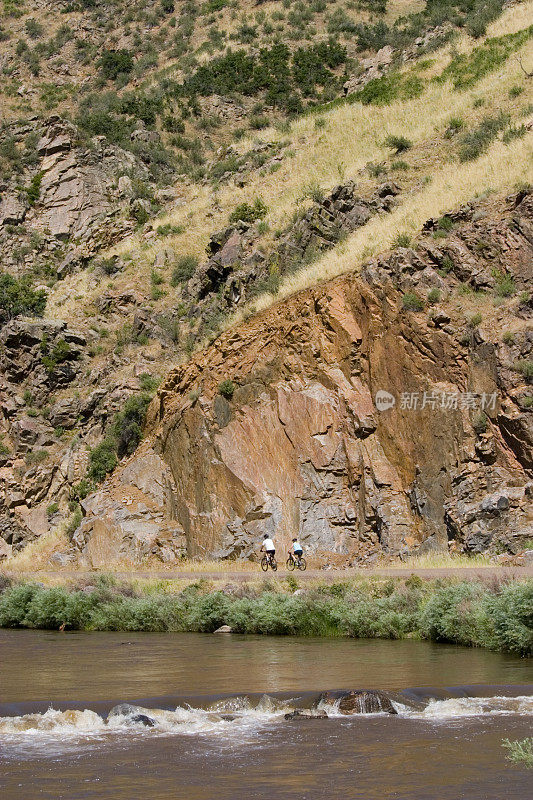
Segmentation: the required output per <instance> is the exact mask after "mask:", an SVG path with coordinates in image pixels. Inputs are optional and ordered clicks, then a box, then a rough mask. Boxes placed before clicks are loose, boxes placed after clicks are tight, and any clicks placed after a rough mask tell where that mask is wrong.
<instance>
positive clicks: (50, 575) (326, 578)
mask: <svg viewBox="0 0 533 800" xmlns="http://www.w3.org/2000/svg"><path fill="white" fill-rule="evenodd" d="M99 572H105V570H92V571H78V570H57V571H52V570H39V571H34V572H25V573H23V572H16V573H9V572H8V571H6V574H8V575H9V574H11V576H12V577H14V578H17V577H18V578H26V579H30V578H31V579H32V580H37V581H39V580H44V581H47V580H51V581H53V582H55V581H59V582H61V580H72V579H74V578H78V579H87V578H91V577H94V576H95V575H97V574H98V573H99ZM112 574H113V575H114V576H115V577H117V578H122V579H128V580H132V579H134V578H141V579H148V580H149V579H163V580H180V581H183V580H191V581H194V580H200V579H201V578H204V579H207V580H210V581H224V582H228V581H236V582H244V581H249V580H256V579H257V578H267V577H268V578H273V577H276V578H287V577H288V576H289V575H293V576H294V577H295V578H296V579H297V580H298V582H310V581H317V580H319V581H322V582H324V583H336V582H340V581H343V580H347V579H350V578H352V579H353V578H361V577H365V578H367V577H368V578H370V577H373V576H379V577H390V578H408V577H410V576H411V575H417V576H418V577H419V578H426V579H430V578H452V577H455V578H464V579H468V580H475V579H480V580H485V581H486V580H503V579H507V580H508V579H524V578H533V564H532V565H528V566H523V567H515V566H505V567H501V566H490V567H481V566H476V567H423V568H417V567H407V566H401V567H381V568H373V569H364V568H356V567H355V568H349V569H331V570H324V569H308V570H307V571H306V572H300V571H297V570H295V571H294V572H289V571H288V570H286V569H285V568H279V569H278V570H277V572H275V573H273V572H272V571H270V570H269V571H268V573H264V572H262V571H261V569H260V568H259V565H257V568H256V569H250V570H240V571H231V570H227V571H222V570H220V571H203V570H198V571H192V570H180V569H167V570H132V571H130V572H127V571H122V572H115V571H113V573H112Z"/></svg>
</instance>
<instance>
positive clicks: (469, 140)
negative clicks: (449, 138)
mask: <svg viewBox="0 0 533 800" xmlns="http://www.w3.org/2000/svg"><path fill="white" fill-rule="evenodd" d="M508 123H509V115H508V114H504V113H503V111H500V113H499V114H496V115H494V116H486V117H485V118H484V119H483V120H482V121H481V122H480V123H479V125H478V126H477V128H474V129H473V130H472V131H469V132H468V133H466V134H465V135H464V136H463V137H462V138H461V143H460V147H459V160H460V161H474V160H475V159H476V158H479V156H480V155H482V153H484V152H485V151H486V150H488V148H489V146H490V145H491V143H492V142H493V141H494V139H495V138H496V137H497V135H498V133H499V132H500V131H501V130H503V129H504V128H505V127H506V125H507V124H508Z"/></svg>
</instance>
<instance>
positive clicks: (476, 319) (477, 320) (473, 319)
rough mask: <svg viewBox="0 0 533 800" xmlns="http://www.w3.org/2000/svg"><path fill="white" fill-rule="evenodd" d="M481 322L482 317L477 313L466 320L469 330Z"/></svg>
mask: <svg viewBox="0 0 533 800" xmlns="http://www.w3.org/2000/svg"><path fill="white" fill-rule="evenodd" d="M482 320H483V317H482V316H481V314H480V313H479V311H478V312H477V314H473V315H472V316H471V317H470V319H469V320H468V324H469V325H470V327H471V328H477V326H478V325H481V322H482Z"/></svg>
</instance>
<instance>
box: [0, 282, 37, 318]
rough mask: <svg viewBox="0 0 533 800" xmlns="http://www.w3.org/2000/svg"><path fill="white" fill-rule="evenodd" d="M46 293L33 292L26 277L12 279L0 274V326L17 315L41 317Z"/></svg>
mask: <svg viewBox="0 0 533 800" xmlns="http://www.w3.org/2000/svg"><path fill="white" fill-rule="evenodd" d="M45 307H46V293H45V292H44V290H43V289H37V290H34V289H33V286H32V282H31V279H30V278H29V277H28V276H24V277H22V278H14V277H13V276H12V275H8V274H7V273H3V272H0V325H1V324H3V323H4V322H7V321H8V320H10V319H13V317H16V316H18V315H19V314H31V315H35V316H37V317H41V316H42V315H43V312H44V309H45Z"/></svg>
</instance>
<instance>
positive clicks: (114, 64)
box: [98, 48, 133, 81]
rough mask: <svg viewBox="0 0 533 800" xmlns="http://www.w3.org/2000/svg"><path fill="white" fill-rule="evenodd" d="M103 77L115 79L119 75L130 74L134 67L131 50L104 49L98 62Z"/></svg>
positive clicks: (108, 79)
mask: <svg viewBox="0 0 533 800" xmlns="http://www.w3.org/2000/svg"><path fill="white" fill-rule="evenodd" d="M98 66H99V68H100V71H101V73H102V75H103V77H104V78H105V79H106V80H107V81H114V80H116V79H117V78H118V76H119V75H128V74H129V73H130V72H131V71H132V69H133V56H132V54H131V53H130V51H129V50H126V49H124V48H122V49H120V50H104V52H103V53H102V56H101V58H100V60H99V62H98Z"/></svg>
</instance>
